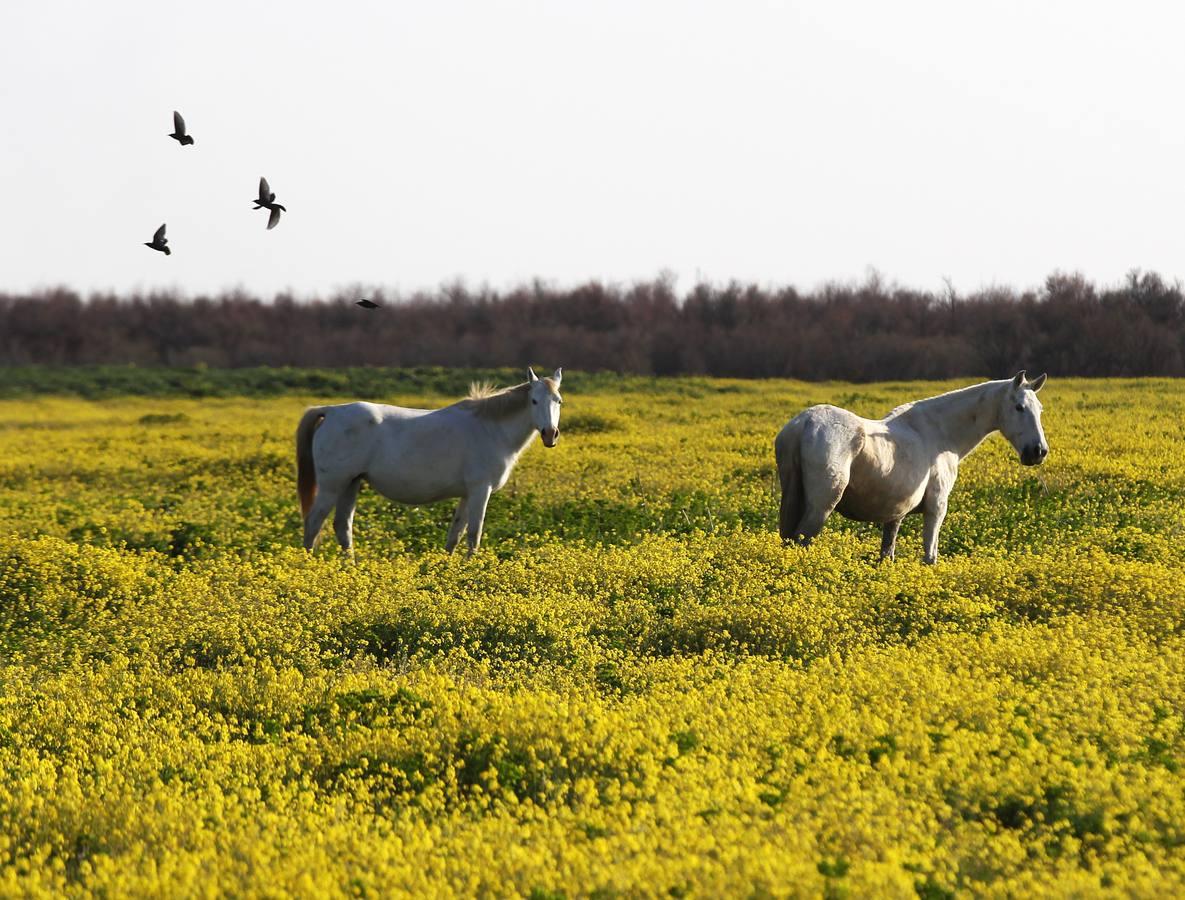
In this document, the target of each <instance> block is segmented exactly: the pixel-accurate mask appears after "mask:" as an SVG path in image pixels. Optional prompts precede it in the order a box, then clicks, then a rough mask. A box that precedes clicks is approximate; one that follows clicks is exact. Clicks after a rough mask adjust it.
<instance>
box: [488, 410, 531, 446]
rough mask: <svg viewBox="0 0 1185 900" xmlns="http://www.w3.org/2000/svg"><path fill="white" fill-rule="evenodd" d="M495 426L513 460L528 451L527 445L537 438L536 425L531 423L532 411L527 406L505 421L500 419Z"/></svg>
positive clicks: (507, 417)
mask: <svg viewBox="0 0 1185 900" xmlns="http://www.w3.org/2000/svg"><path fill="white" fill-rule="evenodd" d="M495 426H496V431H497V433H498V435H499V436H500V437H501V443H502V444H503V449H504V450H505V451H506V452H507V453H508V454H509V455H510V458H511V459H514V458H516V457H517V456H518V455H519V454H520V453H522V452H523V451H524V450H526V449H527V445H528V444H529V443H531V438H533V437H534V436H535V425H534V423H533V422H532V421H531V411H530V409H529V408H528V407H526V406H524V407H523V408H522V409H521V410H519V411H517V412H513V413H511V414H510V415H508V416H506V417H505V418H503V419H499V420H498V421H497V422H496V423H495Z"/></svg>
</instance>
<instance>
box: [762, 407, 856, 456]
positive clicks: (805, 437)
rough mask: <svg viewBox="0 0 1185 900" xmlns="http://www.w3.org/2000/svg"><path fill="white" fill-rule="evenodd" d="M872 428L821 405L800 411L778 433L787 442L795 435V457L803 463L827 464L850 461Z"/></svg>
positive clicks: (852, 414)
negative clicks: (816, 462)
mask: <svg viewBox="0 0 1185 900" xmlns="http://www.w3.org/2000/svg"><path fill="white" fill-rule="evenodd" d="M874 425H875V423H873V422H870V421H869V420H868V419H862V418H860V416H858V415H856V414H855V413H853V412H849V411H848V410H846V409H841V408H840V407H838V406H831V405H830V404H826V403H824V404H820V405H818V406H812V407H810V408H809V409H804V410H803V411H802V412H800V413H799V414H798V415H796V416H795V417H794V418H793V419H791V420H790V421H789V422H788V423H787V424H786V427H785V428H783V429H782V431H783V432H786V433H787V437H788V438H789V437H790V436H791V435H797V437H798V442H799V453H801V454H802V455H803V457H804V458H806V459H811V458H814V459H815V461H824V460H826V461H829V462H830V461H833V460H834V461H838V459H839V458H841V457H846V459H847V460H848V461H850V459H851V456H852V455H854V454H856V453H859V452H860V448H861V447H863V446H864V441H865V437H866V435H867V433H868V429H869V427H870V426H874Z"/></svg>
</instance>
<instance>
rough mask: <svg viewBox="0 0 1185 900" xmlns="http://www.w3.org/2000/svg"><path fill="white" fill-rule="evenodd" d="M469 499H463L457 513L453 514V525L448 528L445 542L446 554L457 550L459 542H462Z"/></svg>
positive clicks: (458, 505)
mask: <svg viewBox="0 0 1185 900" xmlns="http://www.w3.org/2000/svg"><path fill="white" fill-rule="evenodd" d="M468 500H469V498H468V497H462V498H461V500H460V502H459V503H458V504H457V511H456V512H454V513H453V523H452V524H451V525H449V528H448V538H447V539H446V540H445V542H444V552H445V553H452V552H453V551H454V550H456V549H457V542H458V541H459V540H461V532H462V531H464V530H465V504H466V503H467V502H468Z"/></svg>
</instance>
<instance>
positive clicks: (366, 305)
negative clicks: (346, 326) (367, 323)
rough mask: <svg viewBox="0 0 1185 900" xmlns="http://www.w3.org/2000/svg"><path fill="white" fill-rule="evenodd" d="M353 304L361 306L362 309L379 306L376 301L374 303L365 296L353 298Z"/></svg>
mask: <svg viewBox="0 0 1185 900" xmlns="http://www.w3.org/2000/svg"><path fill="white" fill-rule="evenodd" d="M354 305H355V306H361V307H362V308H363V309H378V308H379V305H378V304H377V303H375V302H374V301H373V300H367V299H365V298H363V299H361V300H355V301H354Z"/></svg>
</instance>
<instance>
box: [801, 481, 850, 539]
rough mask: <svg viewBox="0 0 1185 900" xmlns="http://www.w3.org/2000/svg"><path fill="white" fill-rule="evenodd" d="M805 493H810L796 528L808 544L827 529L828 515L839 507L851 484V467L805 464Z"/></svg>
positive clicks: (807, 494) (807, 495)
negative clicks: (807, 465)
mask: <svg viewBox="0 0 1185 900" xmlns="http://www.w3.org/2000/svg"><path fill="white" fill-rule="evenodd" d="M808 472H809V473H810V474H809V475H808V477H805V478H804V479H803V493H804V494H805V495H806V504H805V507H806V509H805V511H804V512H803V515H802V520H801V521H800V522H799V523H798V529H797V531H796V532H795V533H796V534H797V535H798V540H799V542H800V543H801V544H802V545H803V546H804V547H805V546H808V545H809V544H810V542H811V541H812V540H813V539H814V538H815V537H816V535H818V533H819V532H820V531H822V530H823V525H824V524H825V523H826V522H827V517H828V516H830V515H831V513H833V512H834V511H835V507H836V506H838V505H839V501H840V498H842V497H843V492H844V491H845V490H846V489H847V486H848V477H849V475H850V470H849V468H848V466H843V467H839V466H836V465H826V466H821V467H812V469H808V468H807V467H806V466H804V467H803V474H804V475H807V473H808Z"/></svg>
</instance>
